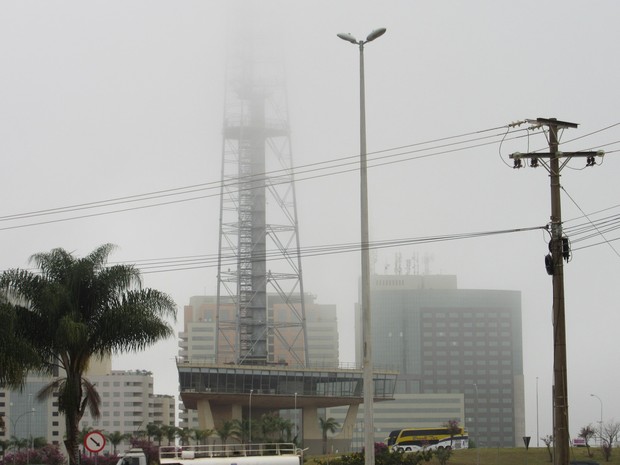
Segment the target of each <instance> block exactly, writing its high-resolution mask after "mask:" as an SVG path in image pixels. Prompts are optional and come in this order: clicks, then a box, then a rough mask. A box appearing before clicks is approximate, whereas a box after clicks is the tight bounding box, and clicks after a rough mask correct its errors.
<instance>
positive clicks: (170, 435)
mask: <svg viewBox="0 0 620 465" xmlns="http://www.w3.org/2000/svg"><path fill="white" fill-rule="evenodd" d="M160 429H161V432H162V436H163V437H165V438H166V439H167V440H168V445H170V444H172V443H173V442H174V440H175V438H176V437H177V435H178V433H179V431H180V430H179V428H177V427H176V426H174V425H161V426H160Z"/></svg>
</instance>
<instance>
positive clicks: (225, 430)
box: [215, 420, 235, 444]
mask: <svg viewBox="0 0 620 465" xmlns="http://www.w3.org/2000/svg"><path fill="white" fill-rule="evenodd" d="M215 431H216V432H217V435H218V436H219V437H220V440H221V441H222V444H226V441H228V438H229V437H231V436H232V435H233V434H234V433H235V424H234V423H233V422H232V421H230V420H226V421H224V422H223V423H222V424H221V426H220V427H219V428H215Z"/></svg>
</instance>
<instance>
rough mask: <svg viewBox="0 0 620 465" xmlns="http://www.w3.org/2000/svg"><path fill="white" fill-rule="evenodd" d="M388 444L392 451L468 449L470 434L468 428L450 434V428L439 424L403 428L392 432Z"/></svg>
mask: <svg viewBox="0 0 620 465" xmlns="http://www.w3.org/2000/svg"><path fill="white" fill-rule="evenodd" d="M387 445H388V448H389V450H391V451H403V452H415V451H418V450H423V449H424V450H437V449H444V448H445V449H467V448H468V447H469V436H468V435H467V430H465V429H464V428H459V431H458V432H456V433H454V435H453V436H452V437H451V436H450V430H449V429H448V428H446V427H443V426H439V427H436V428H403V429H397V430H394V431H392V432H391V433H390V436H389V437H388V438H387Z"/></svg>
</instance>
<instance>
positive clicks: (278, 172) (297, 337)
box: [216, 42, 308, 366]
mask: <svg viewBox="0 0 620 465" xmlns="http://www.w3.org/2000/svg"><path fill="white" fill-rule="evenodd" d="M245 45H246V48H245V49H243V51H242V52H243V53H235V54H233V55H232V56H233V57H234V58H229V63H228V65H227V79H226V101H225V106H224V129H223V147H222V173H221V179H222V187H221V197H220V199H221V200H220V234H219V257H218V276H217V279H218V286H217V309H218V312H217V336H216V346H217V361H218V362H223V363H236V364H252V365H268V364H276V363H280V364H293V365H301V366H306V365H307V353H308V351H307V347H306V339H307V338H306V332H305V306H304V290H303V280H302V267H301V258H300V250H299V247H300V246H299V229H298V220H297V205H296V196H295V184H294V176H293V169H292V153H291V141H290V131H289V123H288V109H287V99H286V90H285V86H284V73H283V65H282V62H281V60H279V59H271V58H269V57H264V56H263V57H261V58H260V59H259V58H257V56H256V55H257V54H256V52H255V51H252V50H249V47H247V42H245ZM229 56H230V54H229ZM274 311H277V312H279V313H278V317H277V318H275V322H274V314H273V312H274Z"/></svg>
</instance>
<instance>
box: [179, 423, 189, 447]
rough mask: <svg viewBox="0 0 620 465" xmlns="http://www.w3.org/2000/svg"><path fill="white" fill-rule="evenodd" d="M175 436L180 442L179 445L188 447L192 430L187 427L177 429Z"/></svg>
mask: <svg viewBox="0 0 620 465" xmlns="http://www.w3.org/2000/svg"><path fill="white" fill-rule="evenodd" d="M177 435H178V436H179V439H180V440H181V445H182V446H188V445H189V440H190V438H191V437H192V429H191V428H189V427H187V426H185V427H183V428H178V429H177Z"/></svg>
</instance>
